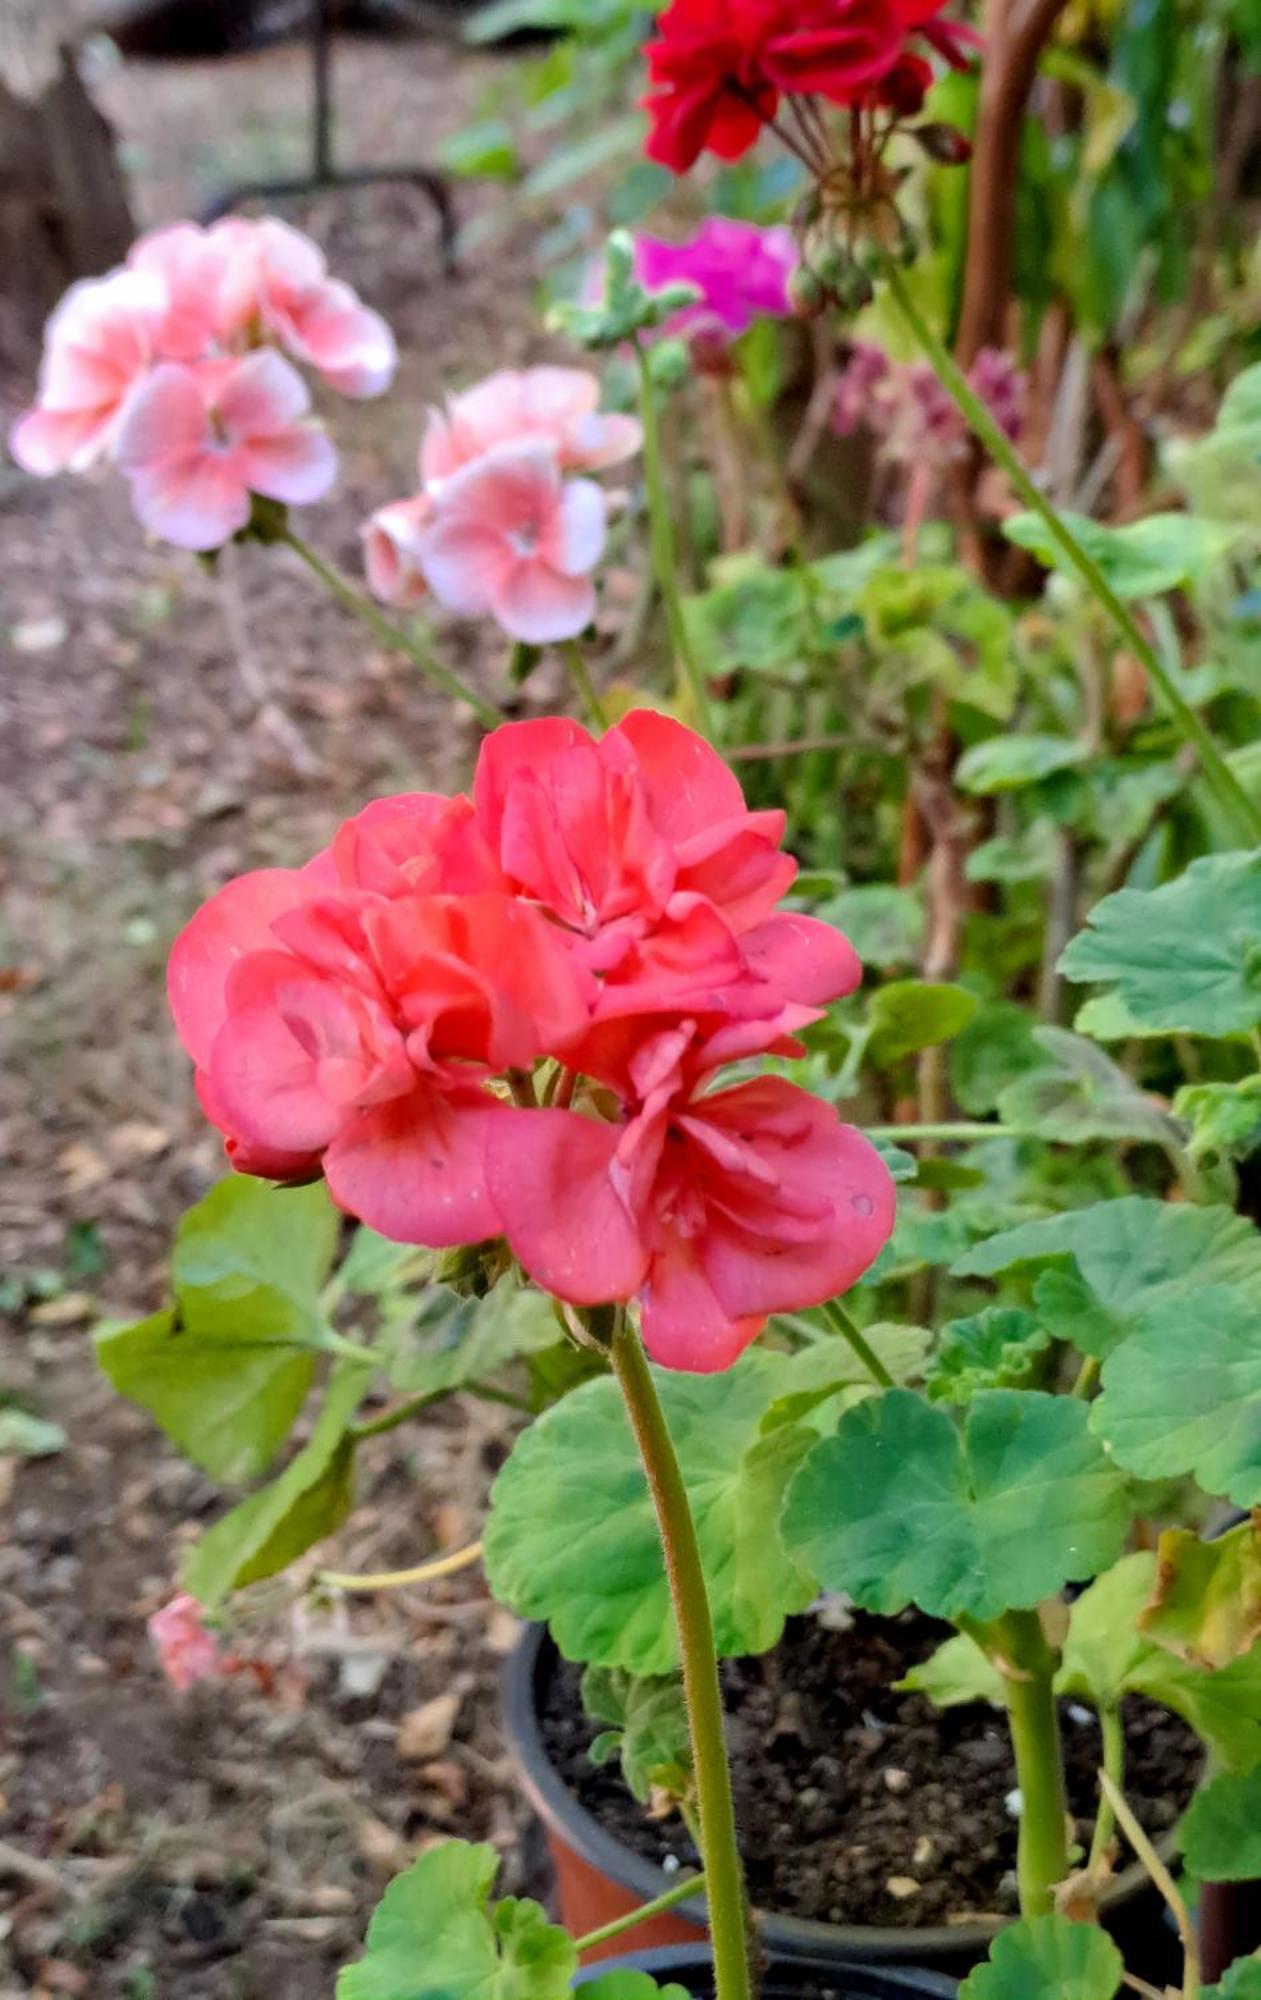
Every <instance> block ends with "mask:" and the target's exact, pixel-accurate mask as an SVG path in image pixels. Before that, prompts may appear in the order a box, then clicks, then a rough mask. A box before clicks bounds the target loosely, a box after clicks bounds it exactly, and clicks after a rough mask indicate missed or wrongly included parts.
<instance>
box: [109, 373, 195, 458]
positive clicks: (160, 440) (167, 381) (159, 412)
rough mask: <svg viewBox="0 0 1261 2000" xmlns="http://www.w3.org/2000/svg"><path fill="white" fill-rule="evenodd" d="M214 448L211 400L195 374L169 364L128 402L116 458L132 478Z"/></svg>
mask: <svg viewBox="0 0 1261 2000" xmlns="http://www.w3.org/2000/svg"><path fill="white" fill-rule="evenodd" d="M213 443H214V439H213V435H212V432H211V429H210V421H209V418H208V416H207V414H206V399H205V396H204V394H203V392H202V388H201V384H200V383H199V381H198V378H197V376H196V375H195V374H194V373H193V370H192V369H191V368H185V367H184V366H182V364H180V363H179V362H175V361H166V362H163V363H162V365H161V366H160V367H158V368H155V369H154V370H153V373H152V374H151V375H150V376H149V379H148V381H147V382H145V383H144V384H143V386H142V387H141V388H139V389H137V390H136V391H135V393H134V394H133V395H132V396H131V397H130V398H129V399H128V402H127V407H126V409H125V410H124V412H123V419H122V422H121V424H120V425H119V429H118V435H117V437H116V439H115V441H114V458H115V460H116V462H117V464H118V465H119V466H120V467H121V468H122V470H123V471H124V472H125V473H127V474H128V475H133V474H136V473H145V474H151V473H153V472H154V471H155V470H156V469H157V468H158V467H159V466H162V465H166V464H168V463H172V462H174V463H176V464H180V463H183V462H184V461H185V460H187V459H189V458H192V457H196V456H198V455H199V454H201V453H202V452H204V451H206V450H207V449H208V448H210V447H212V446H213Z"/></svg>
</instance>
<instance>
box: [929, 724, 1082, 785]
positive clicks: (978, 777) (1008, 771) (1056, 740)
mask: <svg viewBox="0 0 1261 2000" xmlns="http://www.w3.org/2000/svg"><path fill="white" fill-rule="evenodd" d="M1089 754H1090V753H1089V751H1088V750H1087V747H1086V745H1085V744H1084V743H1081V742H1078V741H1077V740H1076V739H1074V738H1072V737H1068V736H988V737H986V739H985V741H984V742H983V743H974V744H973V745H972V748H971V749H970V750H965V751H964V753H963V755H962V757H961V758H960V759H959V762H958V765H957V767H956V770H955V778H956V781H957V782H958V784H959V786H960V787H961V789H962V790H963V791H965V792H973V793H977V794H980V795H981V796H983V797H984V796H988V795H989V794H991V793H993V792H1015V791H1020V790H1022V789H1023V788H1024V787H1025V786H1026V785H1037V784H1040V783H1041V782H1042V780H1043V779H1044V778H1051V777H1054V776H1055V774H1056V773H1057V772H1058V771H1071V770H1075V769H1076V768H1077V767H1078V766H1079V765H1081V764H1084V763H1086V762H1087V760H1088V757H1089Z"/></svg>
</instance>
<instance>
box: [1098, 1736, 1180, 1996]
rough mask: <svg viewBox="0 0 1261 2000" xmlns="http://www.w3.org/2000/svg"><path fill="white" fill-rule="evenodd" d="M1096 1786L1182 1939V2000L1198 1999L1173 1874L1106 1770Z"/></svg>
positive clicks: (1101, 1772) (1100, 1774)
mask: <svg viewBox="0 0 1261 2000" xmlns="http://www.w3.org/2000/svg"><path fill="white" fill-rule="evenodd" d="M1099 1789H1100V1791H1101V1792H1102V1793H1103V1796H1104V1798H1105V1799H1106V1800H1107V1802H1108V1804H1109V1805H1110V1806H1111V1808H1112V1810H1113V1812H1114V1813H1115V1814H1116V1816H1117V1819H1118V1820H1119V1821H1120V1823H1121V1831H1122V1833H1123V1834H1124V1835H1125V1837H1126V1839H1127V1840H1128V1841H1129V1843H1130V1846H1131V1847H1132V1848H1133V1849H1134V1852H1135V1853H1136V1854H1137V1856H1138V1858H1139V1860H1140V1861H1141V1862H1142V1864H1143V1866H1144V1868H1146V1870H1147V1872H1148V1874H1149V1875H1150V1876H1151V1878H1152V1881H1153V1882H1154V1883H1155V1885H1156V1887H1157V1888H1158V1889H1159V1891H1160V1893H1161V1895H1162V1896H1163V1897H1164V1899H1165V1901H1166V1903H1167V1904H1168V1905H1169V1910H1170V1914H1171V1915H1172V1917H1173V1920H1174V1922H1175V1924H1176V1925H1177V1926H1178V1936H1179V1938H1180V1940H1181V1942H1182V1950H1183V1954H1184V1959H1185V1969H1184V1972H1183V1978H1182V1994H1183V2000H1199V1992H1200V1955H1199V1948H1198V1946H1197V1944H1196V1937H1195V1931H1194V1929H1193V1928H1192V1924H1191V1919H1190V1917H1189V1916H1188V1914H1187V1906H1186V1904H1185V1902H1184V1901H1183V1899H1182V1897H1181V1896H1180V1894H1179V1893H1178V1889H1177V1887H1176V1885H1175V1883H1174V1879H1173V1877H1172V1875H1171V1874H1170V1873H1169V1870H1168V1869H1167V1868H1166V1866H1165V1864H1164V1862H1163V1861H1162V1860H1161V1858H1160V1856H1159V1855H1158V1854H1157V1852H1156V1850H1155V1848H1154V1847H1153V1846H1152V1844H1151V1841H1150V1840H1149V1839H1148V1838H1147V1835H1146V1834H1145V1833H1144V1832H1143V1829H1142V1827H1141V1826H1140V1825H1139V1823H1138V1821H1137V1820H1136V1819H1135V1817H1134V1814H1133V1813H1132V1812H1131V1811H1130V1808H1129V1806H1128V1804H1127V1803H1126V1799H1125V1795H1124V1793H1123V1792H1122V1791H1121V1789H1120V1787H1119V1786H1118V1785H1116V1784H1115V1783H1114V1782H1113V1780H1112V1779H1111V1778H1110V1777H1109V1776H1108V1773H1107V1772H1106V1771H1100V1773H1099Z"/></svg>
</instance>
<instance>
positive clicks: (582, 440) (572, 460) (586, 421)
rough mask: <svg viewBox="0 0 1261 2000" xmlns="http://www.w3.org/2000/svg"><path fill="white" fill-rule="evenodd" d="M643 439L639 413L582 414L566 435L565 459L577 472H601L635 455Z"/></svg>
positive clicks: (563, 456)
mask: <svg viewBox="0 0 1261 2000" xmlns="http://www.w3.org/2000/svg"><path fill="white" fill-rule="evenodd" d="M643 442H644V433H643V427H642V425H641V424H640V422H639V419H638V418H637V417H624V416H618V415H616V414H614V415H612V416H588V417H581V418H580V419H579V421H578V422H577V423H576V424H574V426H573V427H572V429H571V430H570V431H569V433H568V435H567V437H566V439H565V447H564V451H563V453H562V463H563V464H565V465H566V466H570V467H572V468H573V469H574V470H575V471H577V472H601V471H603V470H604V468H605V467H606V466H609V465H621V464H622V462H623V460H625V459H628V458H634V456H635V454H636V452H637V451H639V450H640V449H641V447H642V445H643Z"/></svg>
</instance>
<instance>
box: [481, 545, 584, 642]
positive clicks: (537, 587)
mask: <svg viewBox="0 0 1261 2000" xmlns="http://www.w3.org/2000/svg"><path fill="white" fill-rule="evenodd" d="M488 608H489V609H490V611H491V612H492V613H493V614H494V616H495V618H496V619H497V621H498V623H499V624H500V625H502V627H503V629H504V631H505V632H506V633H507V634H508V636H509V638H510V639H519V640H521V641H522V642H523V643H524V644H525V645H527V646H546V645H550V644H551V643H552V642H553V641H554V640H557V639H576V638H577V637H578V634H579V633H580V632H585V631H586V629H587V627H588V625H589V624H590V623H591V620H592V619H593V618H594V617H595V585H594V584H593V583H592V581H591V579H590V577H585V576H563V575H562V574H561V573H560V571H559V570H554V569H549V568H548V567H547V565H546V564H545V563H543V562H540V561H538V560H537V559H531V558H525V559H522V560H518V561H517V562H516V563H514V564H513V566H512V567H511V568H510V569H508V570H507V571H506V572H503V573H501V574H500V576H499V577H498V579H497V580H496V583H495V586H494V588H493V590H492V593H491V602H490V605H489V607H488Z"/></svg>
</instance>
